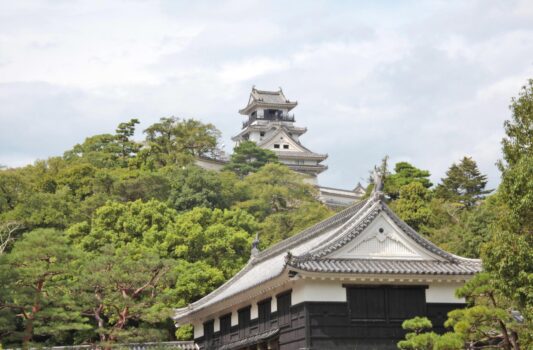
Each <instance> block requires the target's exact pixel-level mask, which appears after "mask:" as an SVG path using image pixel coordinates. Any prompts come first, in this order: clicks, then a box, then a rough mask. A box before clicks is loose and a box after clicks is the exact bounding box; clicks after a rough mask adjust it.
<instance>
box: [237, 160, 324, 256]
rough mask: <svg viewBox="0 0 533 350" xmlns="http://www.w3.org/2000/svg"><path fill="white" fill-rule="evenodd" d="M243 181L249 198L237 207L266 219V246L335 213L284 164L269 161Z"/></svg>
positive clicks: (264, 225) (315, 191)
mask: <svg viewBox="0 0 533 350" xmlns="http://www.w3.org/2000/svg"><path fill="white" fill-rule="evenodd" d="M243 184H244V185H245V192H246V193H247V199H246V200H244V201H242V202H239V203H237V204H236V205H235V206H236V207H239V208H242V209H245V210H247V211H248V212H250V213H251V214H252V215H254V216H255V217H256V218H257V219H258V220H259V221H264V224H263V228H262V229H261V242H262V244H265V245H266V246H268V245H270V244H272V243H275V242H277V241H279V240H281V239H284V238H287V237H290V236H291V235H293V234H294V233H296V232H297V231H298V230H301V229H304V228H306V227H308V226H310V225H312V224H314V223H316V222H318V221H321V220H323V219H325V218H326V217H328V216H329V215H331V214H332V212H331V210H329V209H328V208H327V207H326V206H325V205H323V204H322V203H320V202H319V201H318V193H317V190H316V188H315V187H313V186H311V185H309V184H306V183H304V181H303V177H302V176H301V175H299V174H297V173H295V172H293V171H292V170H290V169H289V168H287V167H286V166H284V165H281V164H276V163H268V164H266V165H265V166H263V167H262V168H261V169H259V170H258V171H257V172H256V173H252V174H250V175H249V176H247V177H245V178H244V180H243Z"/></svg>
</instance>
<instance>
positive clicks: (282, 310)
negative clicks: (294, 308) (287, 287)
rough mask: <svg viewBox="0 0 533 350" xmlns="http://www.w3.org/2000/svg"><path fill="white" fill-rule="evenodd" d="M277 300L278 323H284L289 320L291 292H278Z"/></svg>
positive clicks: (287, 322)
mask: <svg viewBox="0 0 533 350" xmlns="http://www.w3.org/2000/svg"><path fill="white" fill-rule="evenodd" d="M277 300H278V324H279V325H280V326H281V325H286V324H289V323H290V321H291V292H290V291H289V292H287V293H283V294H279V295H278V296H277Z"/></svg>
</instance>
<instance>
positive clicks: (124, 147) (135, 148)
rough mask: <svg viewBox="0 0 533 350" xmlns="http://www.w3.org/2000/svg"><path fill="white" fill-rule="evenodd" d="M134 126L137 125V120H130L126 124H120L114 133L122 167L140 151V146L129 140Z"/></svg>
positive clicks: (133, 132)
mask: <svg viewBox="0 0 533 350" xmlns="http://www.w3.org/2000/svg"><path fill="white" fill-rule="evenodd" d="M136 124H139V120H138V119H135V118H134V119H130V121H128V122H124V123H120V124H119V125H118V127H117V129H116V131H115V139H116V142H117V144H118V147H119V149H120V155H119V158H120V161H121V163H122V166H123V167H125V166H127V165H128V161H129V159H130V158H132V157H134V156H135V155H136V154H137V152H139V150H140V149H141V145H140V144H138V143H137V142H135V141H134V140H132V139H131V138H132V136H133V135H134V134H135V125H136Z"/></svg>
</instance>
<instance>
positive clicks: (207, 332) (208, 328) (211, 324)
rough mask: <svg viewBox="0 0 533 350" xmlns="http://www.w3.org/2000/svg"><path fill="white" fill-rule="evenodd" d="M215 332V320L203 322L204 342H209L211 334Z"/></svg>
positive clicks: (211, 338) (211, 337)
mask: <svg viewBox="0 0 533 350" xmlns="http://www.w3.org/2000/svg"><path fill="white" fill-rule="evenodd" d="M214 334H215V320H209V321H207V322H204V338H205V341H206V344H211V342H212V340H213V335H214Z"/></svg>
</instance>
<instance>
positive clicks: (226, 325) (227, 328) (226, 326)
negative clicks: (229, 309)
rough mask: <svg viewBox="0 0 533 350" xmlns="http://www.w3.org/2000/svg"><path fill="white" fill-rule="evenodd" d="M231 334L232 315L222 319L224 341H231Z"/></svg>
mask: <svg viewBox="0 0 533 350" xmlns="http://www.w3.org/2000/svg"><path fill="white" fill-rule="evenodd" d="M230 334H231V314H227V315H224V316H222V317H220V336H221V337H222V339H224V340H229V336H230Z"/></svg>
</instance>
